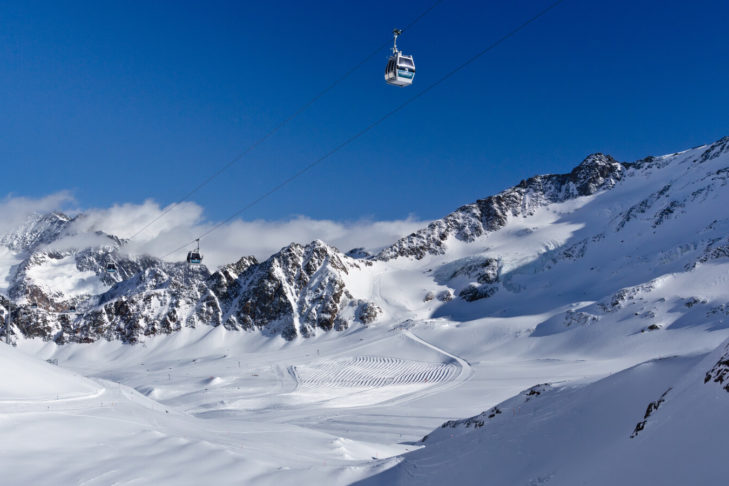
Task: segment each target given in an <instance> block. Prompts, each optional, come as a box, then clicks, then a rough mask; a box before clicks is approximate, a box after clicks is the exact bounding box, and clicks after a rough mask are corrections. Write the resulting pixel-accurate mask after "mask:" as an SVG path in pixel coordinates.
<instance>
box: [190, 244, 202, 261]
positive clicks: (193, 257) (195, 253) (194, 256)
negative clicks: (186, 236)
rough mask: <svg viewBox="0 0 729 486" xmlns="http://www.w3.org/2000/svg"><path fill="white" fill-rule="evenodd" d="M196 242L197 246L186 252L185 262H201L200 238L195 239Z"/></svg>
mask: <svg viewBox="0 0 729 486" xmlns="http://www.w3.org/2000/svg"><path fill="white" fill-rule="evenodd" d="M195 241H196V242H197V248H195V249H194V250H191V251H188V252H187V263H190V264H192V263H195V264H197V263H201V262H202V254H201V253H200V238H198V239H196V240H195Z"/></svg>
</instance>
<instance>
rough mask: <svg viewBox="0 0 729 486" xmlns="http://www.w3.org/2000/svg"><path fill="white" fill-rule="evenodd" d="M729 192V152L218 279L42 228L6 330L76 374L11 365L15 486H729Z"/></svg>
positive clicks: (499, 204) (299, 253)
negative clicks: (377, 244)
mask: <svg viewBox="0 0 729 486" xmlns="http://www.w3.org/2000/svg"><path fill="white" fill-rule="evenodd" d="M728 183H729V137H727V138H723V139H721V140H719V141H717V142H716V143H713V144H710V145H706V146H701V147H696V148H693V149H690V150H686V151H683V152H679V153H675V154H670V155H665V156H660V157H647V158H645V159H642V160H639V161H636V162H618V161H616V160H614V159H613V158H612V157H610V156H608V155H603V154H595V155H590V156H588V157H587V158H586V159H585V160H584V161H583V162H582V163H580V164H579V165H578V166H577V167H575V169H574V170H572V171H571V172H570V173H568V174H561V175H543V176H537V177H533V178H530V179H527V180H525V181H522V182H520V183H519V184H517V185H516V186H514V187H512V188H508V189H506V190H504V191H502V192H501V193H499V194H496V195H494V196H490V197H487V198H485V199H482V200H479V201H476V202H475V203H473V204H468V205H466V206H463V207H461V208H459V209H457V210H456V211H454V212H453V213H451V214H449V215H447V216H446V217H444V218H442V219H440V220H437V221H435V222H433V223H432V224H430V225H428V226H427V227H426V228H423V229H421V230H419V231H417V232H415V233H413V234H411V235H408V236H405V237H403V238H401V239H400V240H398V241H396V242H394V243H393V245H391V246H389V247H387V248H385V249H382V250H380V251H377V252H372V251H371V250H369V249H364V248H357V249H355V250H352V251H349V252H348V253H346V254H345V253H342V252H340V251H339V250H337V249H336V248H333V247H331V246H329V245H327V244H326V243H324V242H321V241H314V242H311V243H309V244H307V245H300V244H291V245H289V246H287V247H285V248H283V249H281V250H280V251H279V252H277V253H275V254H274V255H272V256H271V257H270V258H268V259H266V260H265V261H262V262H259V261H258V260H256V259H255V258H253V257H248V256H242V257H241V258H240V259H239V260H238V261H237V262H235V263H232V264H230V265H226V266H223V267H221V268H219V269H216V270H214V271H210V270H209V269H208V268H206V267H205V266H204V265H198V266H188V265H186V264H184V263H178V262H164V261H160V260H159V259H156V258H153V257H149V256H142V255H129V254H127V253H126V252H125V250H126V249H125V246H124V245H125V242H124V241H122V240H120V239H119V238H117V237H115V236H113V235H107V234H104V233H96V232H91V233H89V232H83V231H80V230H79V229H78V228H81V227H83V225H80V224H78V222H79V221H82V219H80V218H83V215H80V216H77V217H76V218H69V217H66V216H64V215H62V214H58V213H53V214H47V215H39V216H37V217H34V218H33V219H31V220H29V221H28V222H27V223H26V224H25V225H23V226H22V227H20V228H17V229H16V230H15V231H13V232H11V233H9V234H8V235H5V236H4V237H2V240H1V241H2V244H1V245H0V270H2V271H1V272H0V279H2V287H3V288H2V293H3V294H5V295H7V296H8V297H0V311H1V312H0V318H2V319H4V317H5V315H6V312H5V311H6V310H8V309H9V310H11V311H12V317H13V324H12V326H11V336H10V337H11V340H14V341H15V342H16V343H17V345H18V348H19V349H20V350H22V351H23V352H25V353H28V354H34V355H37V356H40V357H42V358H44V359H49V360H51V361H52V362H54V363H58V364H59V365H60V366H61V367H62V368H67V369H64V370H58V369H55V368H54V367H50V366H46V364H44V363H40V365H42V366H39V363H37V360H36V362H33V363H30V362H28V363H26V361H27V360H26V358H27V357H15V352H16V350H13V349H9V348H6V349H5V351H3V352H2V353H0V354H1V355H2V356H0V361H2V363H0V364H2V365H3V366H6V367H8V368H9V369H10V368H12V367H11V364H10V363H14V362H17V363H19V364H18V366H16V367H15V368H12V369H11V371H10V372H12V373H15V374H17V376H18V377H19V378H17V379H13V380H11V381H10V382H8V383H6V385H7V386H6V389H4V390H3V393H5V395H3V397H2V399H0V411H2V412H3V413H4V414H6V416H9V417H11V418H10V419H9V420H6V421H3V422H2V423H0V434H2V435H3V437H8V439H7V440H10V441H12V442H13V443H14V444H17V445H16V447H14V448H13V449H12V451H9V452H8V454H7V455H5V456H0V466H2V468H3V470H4V471H7V473H8V474H11V476H10V478H11V479H10V481H9V484H29V483H33V484H37V483H41V484H46V483H47V484H58V483H82V482H88V483H89V484H95V483H108V482H119V483H124V482H134V481H136V482H143V483H144V482H147V483H148V482H150V481H154V482H155V483H156V484H175V485H176V486H177V485H179V484H199V483H200V482H203V481H208V480H211V478H212V479H214V480H215V481H216V482H217V483H218V484H240V483H241V482H244V483H246V484H276V485H280V484H289V483H291V484H301V483H302V482H303V483H307V484H315V483H318V484H351V483H353V482H356V481H362V483H363V484H388V485H389V484H418V485H423V484H444V483H452V484H474V485H475V484H479V485H480V484H525V485H538V484H547V483H549V484H560V485H579V484H597V485H599V484H672V485H673V484H708V485H720V484H724V483H725V482H726V481H725V478H726V475H727V474H729V467H727V466H726V461H725V460H724V458H723V456H722V454H723V447H722V445H723V444H722V438H723V437H725V436H726V435H727V434H729V421H726V420H725V419H724V417H725V416H726V412H727V410H729V393H727V390H728V389H729V213H727V210H726V208H727V207H729V190H728V187H727V186H728ZM109 262H114V263H115V264H116V266H117V269H118V271H117V272H116V273H114V274H109V273H106V271H105V269H106V264H107V263H109ZM72 307H74V308H75V310H73V311H72V310H71V308H72ZM2 323H4V321H2ZM2 327H3V329H4V326H2ZM27 338H38V339H27ZM130 344H134V345H130ZM61 371H63V373H61ZM72 371H76V372H78V373H81V374H83V375H84V376H85V377H80V376H78V375H77V374H73V373H71V372H72ZM23 377H26V378H27V379H26V378H23ZM107 380H111V381H107ZM26 382H27V383H26ZM0 385H2V384H0ZM49 388H51V389H53V388H55V391H56V397H55V400H54V399H53V397H52V393H51V396H50V398H49V392H48V389H49ZM13 394H14V395H13ZM10 395H12V396H10ZM8 396H10V398H11V399H8ZM109 403H111V404H112V405H110V406H109ZM29 410H31V411H48V410H54V411H55V410H60V411H63V414H62V416H63V421H62V422H61V421H59V420H57V419H56V415H55V414H54V413H38V414H35V415H33V419H32V420H29V419H27V417H26V415H27V414H14V413H15V412H17V411H21V412H23V411H29ZM120 417H121V419H120ZM132 417H133V419H131V418H132ZM110 418H113V419H114V420H109V419H110ZM127 419H129V420H127ZM37 420H42V422H43V423H42V424H40V425H39V424H38V423H37ZM80 429H83V430H91V429H93V430H94V431H95V432H93V433H89V435H88V437H86V438H82V439H80V440H79V441H75V442H72V443H69V442H68V440H67V437H68V436H69V435H70V434H74V433H76V432H75V431H77V430H80ZM38 431H41V432H38ZM49 431H50V432H49ZM39 434H42V437H43V440H40V439H39V437H41V435H39ZM28 437H30V439H28ZM41 442H42V443H43V444H49V445H48V446H47V447H48V449H49V453H48V454H44V456H43V457H44V458H48V459H47V460H44V461H43V464H40V465H39V464H35V463H33V464H32V466H29V465H28V463H27V459H26V458H27V457H32V456H33V455H34V454H35V452H36V450H37V444H38V443H41ZM100 443H102V444H103V443H109V444H111V443H113V444H115V451H113V452H110V451H109V450H107V449H104V448H99V447H98V444H100ZM117 447H118V450H116V448H117ZM139 451H144V452H143V453H139ZM51 452H52V453H51ZM78 457H83V458H85V459H84V460H83V461H79V460H78V459H77V458H78ZM86 458H91V460H86ZM201 458H203V459H201ZM23 461H26V462H23ZM160 461H163V462H164V464H167V465H169V467H160ZM122 463H123V464H131V466H128V467H121V466H119V464H122ZM41 469H42V472H39V471H40V470H41ZM58 470H63V471H64V476H63V477H60V478H59V476H58V473H57V471H58ZM211 471H214V472H211ZM39 478H43V479H45V480H40V479H39Z"/></svg>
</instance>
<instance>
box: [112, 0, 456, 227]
mask: <svg viewBox="0 0 729 486" xmlns="http://www.w3.org/2000/svg"><path fill="white" fill-rule="evenodd" d="M443 1H444V0H436V1H435V2H434V3H433V4H431V5H430V7H428V8H427V9H425V10H424V11H423V12H421V13H420V15H418V16H417V17H415V18H414V19H413V20H412V21H411V22H410V23H409V24H407V25H406V26H405V27H404V28H403V29H402V31H403V32H404V31H406V30H407V29H409V28H411V27H412V26H413V25H415V24H417V23H418V22H419V21H420V20H421V19H422V18H423V17H425V16H426V15H427V14H428V13H430V11H431V10H433V9H434V8H435V7H437V6H438V5H439V4H440V3H442V2H443ZM389 45H390V41H389V40H388V41H387V42H384V43H383V44H381V45H379V46H377V49H375V50H373V51H372V52H371V53H369V54H367V56H365V58H364V59H362V60H361V61H360V62H358V63H357V64H356V65H354V66H353V67H351V68H350V69H349V70H348V71H347V72H345V73H344V74H343V75H342V76H340V77H339V78H337V79H336V80H335V81H334V82H333V83H331V84H330V85H329V86H327V87H326V88H324V89H323V90H321V91H320V92H319V93H318V94H317V95H315V96H314V97H313V98H311V99H310V100H309V101H307V102H306V103H304V104H303V105H301V106H300V107H299V108H298V109H297V110H296V111H294V112H293V113H292V114H291V115H289V116H288V117H287V118H285V119H284V120H282V121H281V122H279V123H278V124H277V125H276V126H274V127H273V128H272V129H271V130H269V131H268V132H267V133H266V134H264V135H263V136H262V137H261V138H259V139H257V140H256V141H255V142H253V143H252V144H251V145H249V146H248V147H247V148H246V149H245V150H243V151H242V152H241V153H239V154H238V155H236V156H235V157H233V158H232V159H231V160H230V161H229V162H228V163H227V164H225V165H224V166H222V167H221V168H219V169H218V170H217V171H215V172H214V173H213V174H211V175H210V176H208V177H207V178H206V179H205V180H204V181H202V182H201V183H200V184H198V185H197V186H195V187H194V188H193V189H192V190H191V191H189V192H188V193H187V194H185V195H184V196H183V197H182V198H181V199H179V200H178V201H177V202H174V203H172V204H171V205H169V206H168V207H167V208H166V209H165V210H164V211H162V213H160V214H159V215H157V217H155V218H154V219H152V220H151V221H149V222H148V223H147V224H145V225H144V226H142V227H141V228H140V229H139V230H138V231H137V232H136V233H134V234H133V235H132V236H130V237H129V238H127V241H130V240H133V239H134V238H135V237H137V236H139V235H140V234H141V233H142V232H143V231H144V230H146V229H147V228H149V227H150V226H152V225H153V224H154V223H156V222H157V221H159V220H160V219H162V218H163V217H164V216H165V215H167V213H169V212H170V211H172V210H173V209H175V208H176V207H177V206H179V205H180V204H182V203H183V202H185V201H187V200H188V199H189V198H190V196H192V195H193V194H195V193H196V192H197V191H199V190H200V189H202V188H203V187H205V186H206V185H208V184H209V183H210V182H212V181H213V180H214V179H216V178H217V177H218V176H219V175H220V174H222V173H223V172H225V171H226V170H228V169H229V168H230V167H231V166H233V165H234V164H235V163H237V162H239V161H240V160H241V159H242V158H243V157H245V156H246V155H248V153H250V152H251V151H253V150H254V149H255V148H256V147H258V146H259V145H261V144H262V143H263V142H265V141H266V140H268V139H269V138H271V137H272V136H273V135H275V134H276V133H277V132H278V131H279V130H281V129H282V128H283V127H285V126H286V125H288V124H289V123H290V122H291V121H292V120H294V119H295V118H296V117H298V116H299V115H301V114H302V113H303V112H304V111H306V110H307V109H308V108H309V107H311V105H313V104H314V103H316V102H317V101H319V100H320V99H321V98H322V97H323V96H324V95H326V94H327V93H328V92H330V91H331V90H333V89H334V88H335V87H336V86H337V85H339V83H341V82H342V81H344V80H345V79H346V78H348V77H349V76H350V75H351V74H352V73H354V72H355V71H357V70H358V69H359V68H361V67H362V65H364V64H365V63H367V61H369V60H370V59H372V58H373V57H374V56H376V55H377V54H379V53H381V52H382V50H383V49H384V48H386V47H388V46H389Z"/></svg>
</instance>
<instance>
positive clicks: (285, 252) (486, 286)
mask: <svg viewBox="0 0 729 486" xmlns="http://www.w3.org/2000/svg"><path fill="white" fill-rule="evenodd" d="M727 180H729V138H723V139H721V140H719V141H717V142H716V143H714V144H711V145H709V146H704V147H698V148H695V149H691V150H688V151H685V152H681V153H676V154H672V155H667V156H662V157H648V158H645V159H643V160H640V161H637V162H632V163H621V162H617V161H616V160H614V159H613V158H612V157H610V156H608V155H603V154H594V155H590V156H588V157H587V158H586V159H585V160H584V161H583V162H582V163H580V164H579V165H578V166H577V167H575V169H573V170H572V171H571V172H570V173H568V174H558V175H544V176H536V177H533V178H530V179H527V180H524V181H521V182H520V183H519V184H517V185H516V186H514V187H512V188H509V189H507V190H505V191H503V192H501V193H499V194H497V195H494V196H490V197H487V198H485V199H482V200H479V201H476V202H475V203H473V204H468V205H466V206H463V207H461V208H459V209H457V210H456V211H455V212H453V213H451V214H449V215H448V216H446V217H445V218H443V219H440V220H437V221H435V222H433V223H431V224H430V225H429V226H428V227H426V228H423V229H422V230H420V231H418V232H416V233H413V234H411V235H409V236H406V237H404V238H402V239H400V240H399V241H397V242H395V243H394V244H393V245H392V246H390V247H388V248H385V249H384V250H382V251H380V252H379V253H378V254H376V255H374V256H372V255H369V254H368V253H366V252H363V251H362V250H358V251H355V252H350V253H349V254H347V255H344V254H342V253H341V252H339V251H338V250H337V249H335V248H332V247H329V246H327V245H326V244H325V243H323V242H320V241H315V242H312V243H311V244H309V245H306V246H301V245H298V244H292V245H290V246H288V247H286V248H283V249H282V250H281V251H280V252H278V253H276V254H275V255H273V256H271V257H270V258H269V259H268V260H266V261H265V262H261V263H259V262H257V261H256V260H255V259H254V258H253V257H243V258H241V260H240V261H239V262H237V263H235V264H232V265H228V266H225V267H223V268H221V269H218V270H216V271H215V272H212V273H211V272H210V271H209V270H208V269H206V268H205V267H204V266H200V267H194V268H193V267H189V266H187V265H186V264H183V263H167V262H162V261H160V260H157V259H155V258H152V257H146V256H128V255H125V254H123V253H122V252H121V251H120V250H121V248H122V246H123V242H122V241H121V240H120V239H119V238H117V237H115V236H112V235H106V234H103V233H99V232H97V233H94V234H93V235H91V236H93V240H92V241H93V245H92V246H85V247H79V246H78V244H79V242H85V241H88V238H81V237H79V235H77V234H75V233H74V227H75V226H74V221H75V220H76V219H77V218H83V215H82V216H79V217H77V218H73V219H72V218H69V217H67V216H65V215H63V214H59V213H51V214H47V215H41V216H36V217H33V218H32V219H30V220H29V221H28V222H27V223H26V224H24V225H22V226H21V227H20V228H17V229H16V230H15V231H13V232H11V233H9V234H6V235H4V236H2V237H1V238H0V244H2V245H3V246H4V249H3V252H5V256H4V258H3V261H5V262H7V261H8V260H9V261H10V263H11V265H7V264H6V265H5V268H4V269H3V270H4V272H5V280H6V282H7V284H6V289H7V294H8V296H9V298H10V300H12V301H13V302H14V303H15V306H13V317H14V328H13V330H12V331H11V332H14V333H16V334H19V335H24V336H28V337H42V338H44V339H52V340H55V341H57V342H59V343H62V342H67V341H80V342H90V341H94V340H96V339H100V338H104V339H121V340H124V341H129V342H136V341H137V340H139V339H141V338H142V336H145V335H146V336H148V335H156V334H159V333H169V332H173V331H175V330H179V329H180V328H182V327H184V326H189V327H195V326H199V325H213V326H216V325H224V326H225V327H226V328H227V329H239V330H253V329H261V330H263V331H264V333H267V334H280V335H282V336H284V337H286V338H287V339H292V338H294V337H296V336H304V337H306V336H311V335H312V334H314V333H315V332H317V330H319V331H328V330H341V329H346V328H348V327H349V326H350V325H352V324H353V323H361V324H367V323H372V322H373V321H375V320H376V319H377V318H378V317H381V316H382V315H383V312H384V314H386V315H389V316H393V315H400V314H401V312H400V310H401V308H402V307H403V305H404V306H405V307H406V308H407V309H409V311H410V314H411V315H409V316H407V317H431V316H436V317H437V316H450V317H453V318H455V319H471V318H475V317H479V316H487V315H495V314H500V315H506V314H509V313H512V312H515V311H516V309H518V308H519V306H520V305H521V302H522V301H523V300H525V299H529V300H530V301H531V302H534V303H538V302H543V303H544V306H543V307H544V309H547V308H553V307H554V305H555V303H557V302H559V303H560V304H564V305H569V306H572V307H573V308H569V309H567V310H565V311H564V312H561V313H559V314H557V315H555V316H552V317H551V318H550V319H547V320H546V321H544V322H542V323H541V324H539V326H538V327H537V329H536V330H535V331H534V332H535V333H536V334H538V335H544V334H549V333H554V332H562V331H565V330H568V329H569V328H571V327H574V326H585V325H590V324H592V323H595V322H597V321H599V320H616V321H621V320H624V318H625V316H626V315H627V313H629V312H638V314H637V315H639V316H640V317H641V318H640V319H637V320H632V321H631V322H635V323H636V324H635V327H636V330H639V331H645V330H653V329H658V328H664V327H666V326H669V325H672V326H679V325H686V324H685V323H686V322H688V320H693V318H694V316H696V315H697V314H699V313H701V312H703V313H704V314H706V316H709V317H704V319H703V320H702V321H701V322H707V321H717V320H718V319H721V317H720V316H724V315H725V311H723V310H722V309H723V308H722V307H720V306H721V304H716V303H715V302H714V301H713V300H707V298H706V297H705V296H703V297H702V296H694V295H689V296H686V297H685V298H684V301H685V302H678V301H676V300H675V299H673V300H663V301H662V302H661V303H656V304H655V305H647V304H645V303H644V302H647V301H650V300H651V296H653V295H657V294H658V293H660V291H659V290H658V289H660V288H661V287H665V286H666V285H668V284H671V285H679V282H681V281H685V280H687V279H688V280H691V279H693V278H695V276H696V273H697V272H698V273H700V272H702V271H703V270H701V269H700V268H698V269H697V267H701V266H702V265H704V264H705V263H707V262H710V261H713V260H715V259H719V258H723V257H725V256H727V254H729V237H728V236H727V229H728V228H729V219H727V217H726V215H725V213H724V210H723V208H724V202H723V201H724V199H725V198H726V191H725V190H724V189H723V188H724V187H725V185H726V184H727ZM83 236H84V237H87V236H88V235H83ZM110 262H113V263H115V264H116V265H117V268H118V272H117V273H115V274H109V273H107V272H106V271H105V268H106V264H107V263H110ZM423 272H427V274H423ZM397 275H399V276H400V277H402V278H405V279H406V281H407V282H408V284H407V287H408V289H407V290H406V291H404V292H400V293H401V295H400V298H399V299H394V298H392V296H391V295H387V294H388V293H391V292H393V291H394V289H393V288H392V287H397V286H400V283H399V282H400V280H398V278H395V276H397ZM383 284H384V285H385V287H386V290H384V292H383V288H382V286H383ZM413 292H415V293H416V294H418V295H410V296H409V297H407V295H408V294H412V293H413ZM436 296H438V298H435V297H436ZM453 297H457V299H455V300H452V299H453ZM646 299H647V300H646ZM406 301H407V302H406ZM584 301H590V302H593V303H591V304H589V305H582V304H580V302H584ZM464 302H467V303H469V304H468V305H464V304H463V303H464ZM639 302H642V303H644V304H642V305H640V306H639V307H640V308H639V309H636V305H637V303H639ZM689 303H694V304H696V306H694V305H693V304H692V305H691V306H690V307H689V306H688V304H689ZM684 304H685V305H684ZM628 308H629V309H628ZM677 308H681V309H684V311H685V312H682V313H679V312H677V311H676V309H677ZM73 309H75V310H73ZM626 309H627V310H626ZM679 314H685V316H684V318H683V319H677V318H676V317H677V316H678V315H679ZM689 314H690V316H691V317H689ZM682 323H683V324H682Z"/></svg>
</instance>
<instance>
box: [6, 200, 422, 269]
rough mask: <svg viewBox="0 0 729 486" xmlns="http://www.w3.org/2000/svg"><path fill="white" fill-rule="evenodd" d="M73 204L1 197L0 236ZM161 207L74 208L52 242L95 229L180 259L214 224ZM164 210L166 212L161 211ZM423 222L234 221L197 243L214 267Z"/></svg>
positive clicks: (187, 209) (137, 248)
mask: <svg viewBox="0 0 729 486" xmlns="http://www.w3.org/2000/svg"><path fill="white" fill-rule="evenodd" d="M73 203H74V201H73V198H72V197H71V195H70V193H67V192H62V193H58V194H53V195H50V196H47V197H45V198H41V199H29V198H12V197H6V198H5V200H3V201H1V202H0V211H3V213H4V214H11V215H12V218H10V219H8V220H6V221H3V223H2V225H0V234H4V233H6V232H8V231H12V230H13V229H14V228H16V227H17V226H19V225H20V224H22V222H23V221H25V220H26V219H27V218H28V217H29V216H31V215H33V214H38V213H43V212H49V211H53V210H63V209H64V207H69V206H71V205H72V204H73ZM167 209H168V208H165V207H161V206H160V205H159V204H158V203H156V202H154V201H152V200H147V201H145V202H144V203H142V204H118V205H114V206H111V207H109V208H91V209H84V210H78V209H76V210H75V211H77V212H79V211H80V213H81V214H80V215H79V217H78V218H77V219H76V220H75V221H74V223H73V227H72V231H71V233H72V235H69V236H68V237H67V238H64V240H63V241H62V242H59V243H58V245H55V246H56V247H58V246H64V247H70V246H74V247H81V246H91V245H98V244H103V238H99V237H98V236H96V235H95V234H94V232H96V231H103V232H104V233H108V234H111V235H115V236H117V237H119V238H122V239H129V238H131V239H130V240H129V241H128V243H127V244H126V245H125V247H124V250H123V251H125V252H127V253H129V254H136V255H138V254H149V255H153V256H156V257H158V258H165V259H167V260H169V261H174V260H183V259H184V258H185V254H186V252H187V250H188V249H191V248H192V247H193V246H194V245H190V246H189V248H184V249H180V250H179V251H177V252H175V253H173V254H170V252H172V251H173V250H175V249H177V248H179V247H180V246H181V245H184V244H185V243H186V242H189V241H192V240H194V239H195V238H196V237H197V236H198V235H201V234H203V233H205V232H207V231H208V230H210V229H212V228H213V227H214V226H215V225H216V222H214V221H207V220H205V219H204V217H203V213H204V208H203V207H201V206H200V205H198V204H195V203H192V202H187V203H183V204H180V205H178V206H176V207H173V208H171V210H169V211H167ZM165 211H167V212H166V213H165V214H164V215H162V213H163V212H165ZM160 216H161V217H160ZM157 218H159V219H157ZM155 219H156V221H155ZM152 221H154V222H153V223H152V224H151V225H149V226H148V227H146V228H145V229H144V230H143V231H141V232H140V230H142V228H144V227H145V226H146V225H147V224H148V223H150V222H152ZM427 224H428V221H421V220H418V219H416V218H414V217H409V218H407V219H403V220H393V221H374V220H371V219H361V220H357V221H332V220H317V219H312V218H309V217H306V216H297V217H294V218H291V219H288V220H283V221H265V220H253V221H246V220H239V219H238V220H233V221H231V222H230V223H227V224H224V225H222V226H220V227H219V228H218V229H216V230H215V231H214V232H213V233H211V234H209V235H207V236H205V237H204V238H203V239H202V240H201V241H200V247H201V251H202V253H203V255H204V263H206V264H207V265H208V266H209V267H210V268H215V267H217V266H220V265H224V264H226V263H232V262H235V261H237V260H238V259H239V258H240V257H242V256H247V255H253V256H255V257H256V258H258V259H259V260H264V259H266V258H268V257H269V256H270V255H271V254H273V253H275V252H277V251H278V250H280V249H281V248H282V247H284V246H287V245H289V244H290V243H294V242H295V243H301V244H306V243H309V242H310V241H313V240H315V239H320V240H322V241H324V242H326V243H327V244H329V245H332V246H335V247H337V248H339V249H340V250H342V251H348V250H350V249H352V248H357V247H364V248H365V249H368V250H376V249H378V248H381V247H383V246H387V245H389V244H391V243H394V242H395V241H396V240H397V239H398V238H400V237H402V236H405V235H407V234H410V233H412V232H413V231H415V230H417V229H419V228H421V227H423V226H426V225H427Z"/></svg>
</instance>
